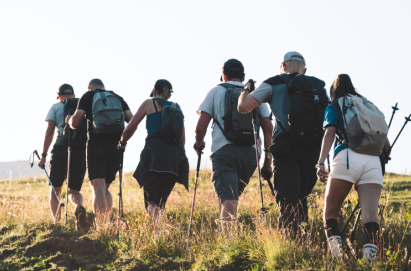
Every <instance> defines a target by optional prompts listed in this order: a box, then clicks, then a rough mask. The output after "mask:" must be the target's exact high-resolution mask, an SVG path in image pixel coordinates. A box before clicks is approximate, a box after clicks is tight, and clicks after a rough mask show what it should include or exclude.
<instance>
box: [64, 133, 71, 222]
mask: <svg viewBox="0 0 411 271" xmlns="http://www.w3.org/2000/svg"><path fill="white" fill-rule="evenodd" d="M70 136H71V135H70V129H69V130H68V151H67V153H68V157H67V189H66V220H65V224H66V225H67V207H68V193H69V182H70V159H71V146H70Z"/></svg>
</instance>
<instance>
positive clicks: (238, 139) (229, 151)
mask: <svg viewBox="0 0 411 271" xmlns="http://www.w3.org/2000/svg"><path fill="white" fill-rule="evenodd" d="M244 79H245V73H244V66H243V64H242V63H241V62H240V61H239V60H237V59H229V60H227V61H226V62H225V63H224V65H223V69H222V75H221V77H220V81H222V83H221V84H219V85H217V86H215V87H214V88H212V89H211V90H210V91H209V92H208V93H207V95H206V97H205V99H204V100H203V102H202V103H201V104H200V106H199V108H198V111H197V113H198V114H199V115H200V117H199V120H198V122H197V126H196V130H195V134H196V143H195V145H194V149H195V151H196V152H197V155H200V154H201V150H202V149H203V148H204V147H205V142H204V137H205V135H206V133H207V128H208V125H209V123H210V121H211V120H212V119H213V122H214V124H213V126H212V128H213V131H212V143H211V157H210V158H211V164H212V181H213V184H214V190H215V192H216V195H217V197H218V201H219V203H220V219H219V220H220V221H221V224H222V225H223V227H222V228H226V227H224V225H229V224H230V223H236V222H237V208H238V202H239V197H240V196H241V194H242V193H243V192H244V189H245V188H246V186H247V185H248V183H249V181H250V178H251V176H252V175H253V174H254V172H255V170H256V168H257V159H256V149H255V147H256V145H257V148H258V154H261V140H260V136H259V134H260V127H261V128H262V130H263V134H264V149H267V148H268V147H269V146H270V145H271V136H272V129H273V126H272V123H271V121H270V119H269V116H270V113H269V111H268V108H267V106H266V105H261V106H258V108H256V116H257V117H256V119H255V131H256V133H257V136H256V137H255V135H254V127H253V113H252V112H249V113H248V114H241V113H239V112H238V110H237V106H238V104H239V100H238V98H239V97H240V95H241V93H243V92H244V91H246V90H245V89H244V88H245V85H244V84H243V81H244ZM255 138H258V139H257V142H255ZM256 143H257V144H256ZM264 157H265V160H264V164H263V167H262V171H264V172H267V173H268V174H266V175H271V171H272V170H271V156H270V155H269V154H268V153H266V152H265V156H264ZM260 187H261V186H260ZM261 196H262V194H261ZM261 211H265V208H264V209H263V208H262V210H261Z"/></svg>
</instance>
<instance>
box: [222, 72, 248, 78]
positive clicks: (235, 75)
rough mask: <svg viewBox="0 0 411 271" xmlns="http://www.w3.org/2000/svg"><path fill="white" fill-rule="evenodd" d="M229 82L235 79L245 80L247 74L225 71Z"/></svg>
mask: <svg viewBox="0 0 411 271" xmlns="http://www.w3.org/2000/svg"><path fill="white" fill-rule="evenodd" d="M224 74H225V76H227V80H232V79H233V78H236V79H240V80H244V76H245V73H243V72H240V71H224Z"/></svg>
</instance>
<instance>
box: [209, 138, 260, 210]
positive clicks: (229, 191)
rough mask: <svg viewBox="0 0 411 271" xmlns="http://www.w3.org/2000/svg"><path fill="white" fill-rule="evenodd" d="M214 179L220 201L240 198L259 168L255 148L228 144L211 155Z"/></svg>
mask: <svg viewBox="0 0 411 271" xmlns="http://www.w3.org/2000/svg"><path fill="white" fill-rule="evenodd" d="M211 163H212V172H213V176H212V180H213V184H214V190H215V192H216V194H217V197H218V200H219V201H220V203H222V202H224V201H226V200H238V198H239V197H240V196H241V194H242V193H243V191H244V189H245V187H246V186H247V184H248V182H249V181H250V177H251V176H252V175H253V174H254V171H255V169H256V168H257V160H256V156H255V149H254V148H253V147H248V146H240V145H236V144H228V145H225V146H224V147H222V148H221V149H219V150H218V151H216V152H215V153H213V155H211Z"/></svg>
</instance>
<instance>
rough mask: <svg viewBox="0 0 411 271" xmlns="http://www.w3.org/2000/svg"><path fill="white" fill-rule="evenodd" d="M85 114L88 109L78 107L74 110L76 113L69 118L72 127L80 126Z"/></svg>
mask: <svg viewBox="0 0 411 271" xmlns="http://www.w3.org/2000/svg"><path fill="white" fill-rule="evenodd" d="M85 115H86V111H84V110H82V109H77V110H76V112H74V115H73V116H72V117H71V118H70V120H69V125H70V128H71V129H76V128H77V127H79V126H80V124H81V122H82V121H83V119H84V116H85Z"/></svg>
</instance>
